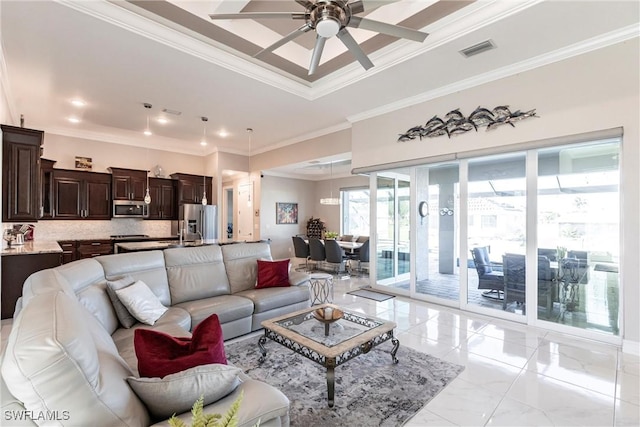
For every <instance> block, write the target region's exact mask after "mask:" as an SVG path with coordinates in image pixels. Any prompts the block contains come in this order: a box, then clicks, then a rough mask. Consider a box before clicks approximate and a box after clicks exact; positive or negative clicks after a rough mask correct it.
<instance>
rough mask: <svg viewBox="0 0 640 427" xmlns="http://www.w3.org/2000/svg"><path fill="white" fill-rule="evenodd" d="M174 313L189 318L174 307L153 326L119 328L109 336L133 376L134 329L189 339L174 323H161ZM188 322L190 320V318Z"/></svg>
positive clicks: (134, 371) (136, 361)
mask: <svg viewBox="0 0 640 427" xmlns="http://www.w3.org/2000/svg"><path fill="white" fill-rule="evenodd" d="M175 312H181V313H185V314H186V316H187V317H189V314H188V313H187V312H186V311H184V310H182V309H180V308H176V307H169V310H168V311H167V312H166V313H165V314H164V315H163V316H162V317H161V318H160V319H158V321H157V322H156V324H155V325H153V326H149V325H145V324H144V323H136V324H135V325H133V326H132V327H131V328H129V329H125V328H119V329H118V330H117V331H115V332H114V333H113V335H111V339H113V342H114V344H115V345H116V348H117V349H118V354H119V355H120V356H121V357H122V358H123V359H124V361H125V362H127V365H129V368H131V371H132V372H133V375H136V376H139V374H138V358H137V357H136V350H135V346H134V345H133V338H134V335H135V332H136V329H153V330H154V331H160V332H164V333H165V334H169V335H171V336H173V337H182V338H190V337H191V332H188V331H187V330H186V329H184V328H182V327H180V326H178V325H177V324H175V323H172V322H165V321H163V320H164V319H165V318H166V317H167V316H171V317H175V316H173V314H174V313H175ZM189 320H191V318H190V317H189Z"/></svg>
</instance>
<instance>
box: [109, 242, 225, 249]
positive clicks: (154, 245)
mask: <svg viewBox="0 0 640 427" xmlns="http://www.w3.org/2000/svg"><path fill="white" fill-rule="evenodd" d="M216 243H218V242H217V240H205V241H204V242H202V243H201V242H200V241H199V240H198V241H195V242H184V246H188V247H192V246H203V245H213V244H216ZM177 244H178V241H177V240H170V241H166V240H159V241H153V242H118V243H116V244H115V246H116V247H117V248H121V249H124V250H125V251H149V250H153V249H167V248H168V247H169V246H171V245H177Z"/></svg>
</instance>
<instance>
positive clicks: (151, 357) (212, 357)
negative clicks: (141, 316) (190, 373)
mask: <svg viewBox="0 0 640 427" xmlns="http://www.w3.org/2000/svg"><path fill="white" fill-rule="evenodd" d="M134 345H135V349H136V356H137V357H138V372H139V373H140V376H142V377H164V376H166V375H170V374H174V373H176V372H180V371H184V370H185V369H189V368H192V367H194V366H199V365H207V364H211V363H222V364H226V363H227V358H226V356H225V353H224V342H223V338H222V329H221V328H220V322H219V321H218V316H216V315H215V314H213V315H211V316H209V317H208V318H207V319H205V320H204V321H202V322H201V323H200V324H199V325H198V326H196V327H195V329H194V330H193V335H192V337H191V338H176V337H173V336H171V335H167V334H165V333H162V332H158V331H154V330H149V329H136V331H135V335H134Z"/></svg>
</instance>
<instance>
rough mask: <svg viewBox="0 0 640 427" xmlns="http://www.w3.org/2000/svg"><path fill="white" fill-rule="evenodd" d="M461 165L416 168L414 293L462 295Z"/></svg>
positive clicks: (437, 296)
mask: <svg viewBox="0 0 640 427" xmlns="http://www.w3.org/2000/svg"><path fill="white" fill-rule="evenodd" d="M458 169H459V167H458V163H457V162H452V163H446V164H436V165H430V166H422V167H418V168H416V179H415V180H416V197H417V199H416V203H417V213H418V215H417V219H416V232H415V236H416V249H415V253H416V264H415V272H416V285H415V295H417V296H429V297H432V298H434V300H445V301H441V302H444V303H447V302H449V303H450V302H451V301H458V299H459V298H460V280H459V273H460V255H459V245H458V240H459V239H458V238H459V232H458V224H459V222H458V219H459V209H458V199H459V184H458V181H459V171H458ZM464 263H465V260H463V265H464Z"/></svg>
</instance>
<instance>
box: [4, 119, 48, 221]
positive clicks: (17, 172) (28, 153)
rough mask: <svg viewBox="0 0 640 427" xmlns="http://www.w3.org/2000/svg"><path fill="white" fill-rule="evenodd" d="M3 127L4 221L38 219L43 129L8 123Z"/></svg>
mask: <svg viewBox="0 0 640 427" xmlns="http://www.w3.org/2000/svg"><path fill="white" fill-rule="evenodd" d="M1 128H2V221H3V222H17V221H37V220H38V217H39V216H40V203H39V201H40V197H39V194H40V155H41V146H42V142H43V136H44V132H42V131H39V130H32V129H25V128H19V127H15V126H7V125H2V126H1Z"/></svg>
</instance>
